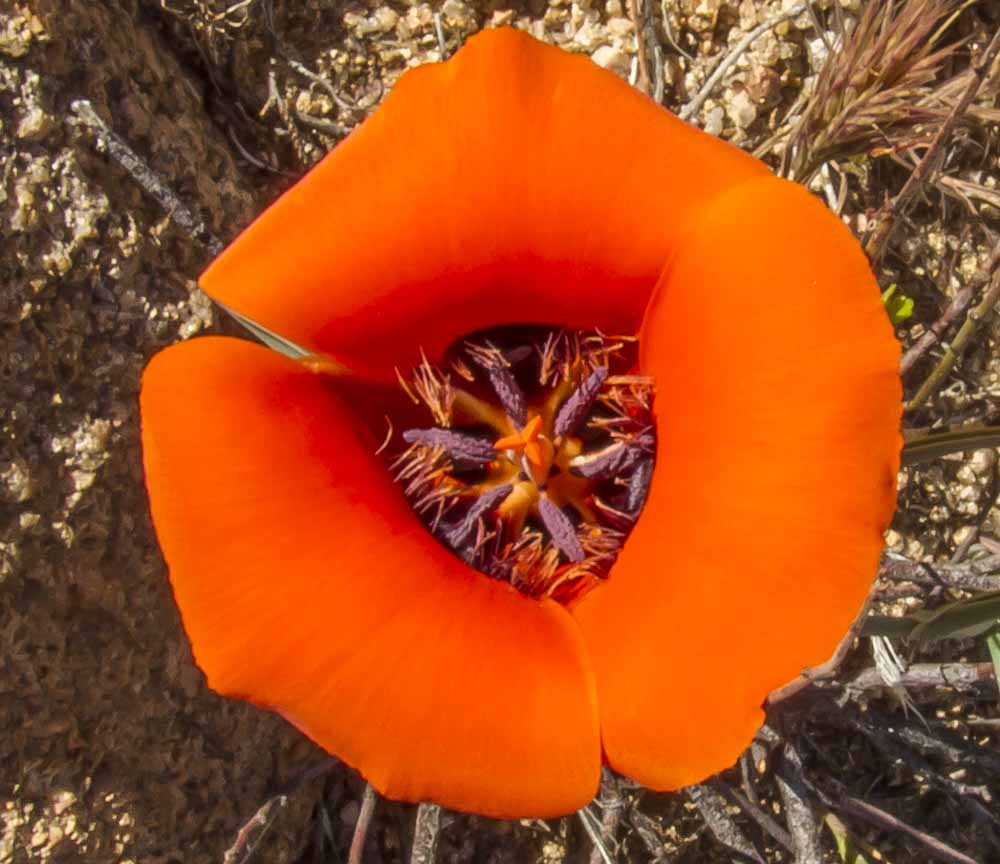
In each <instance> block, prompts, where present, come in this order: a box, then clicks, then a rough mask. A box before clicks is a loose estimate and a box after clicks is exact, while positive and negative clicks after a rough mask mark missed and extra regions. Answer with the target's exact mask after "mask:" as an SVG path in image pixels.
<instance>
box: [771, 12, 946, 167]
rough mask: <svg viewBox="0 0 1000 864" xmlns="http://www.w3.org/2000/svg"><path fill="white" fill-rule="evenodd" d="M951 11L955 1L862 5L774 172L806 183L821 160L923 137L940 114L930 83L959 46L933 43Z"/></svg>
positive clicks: (911, 142)
mask: <svg viewBox="0 0 1000 864" xmlns="http://www.w3.org/2000/svg"><path fill="white" fill-rule="evenodd" d="M957 8H958V4H957V3H956V2H955V0H909V2H905V3H897V2H886V3H869V4H868V5H867V6H866V8H865V10H864V12H863V13H862V15H861V18H860V19H859V20H858V22H857V24H856V26H855V27H854V29H853V30H852V31H851V32H850V33H847V34H845V35H843V36H841V42H842V46H841V47H840V49H839V50H835V51H834V52H833V53H831V54H830V57H829V59H828V60H827V62H826V64H825V65H824V67H823V69H822V71H821V72H820V74H819V78H818V80H817V82H816V88H815V90H814V91H813V93H812V95H811V96H810V98H809V99H808V101H807V103H806V105H805V108H804V109H803V111H802V114H801V115H800V116H799V119H798V121H797V122H796V124H795V126H794V128H793V129H792V130H791V132H790V136H789V141H788V145H787V147H786V148H785V153H784V157H783V160H782V166H781V173H782V174H783V175H785V176H786V177H790V178H793V179H795V180H799V181H800V182H808V181H809V180H810V179H811V178H812V176H813V175H814V174H815V173H816V171H818V170H819V168H820V166H821V165H822V164H823V163H824V162H826V161H827V160H829V159H833V158H841V157H845V156H852V155H856V154H858V153H862V152H865V151H867V150H869V149H870V148H872V147H874V146H876V145H878V146H884V147H889V148H894V147H902V146H906V147H910V146H913V145H914V143H918V142H919V141H920V139H921V137H926V135H927V131H928V130H929V129H930V128H931V127H932V126H933V125H934V124H935V122H939V121H940V120H941V119H942V115H943V113H944V112H943V109H942V106H941V105H940V101H939V98H938V97H935V96H934V95H933V89H934V88H933V87H932V86H931V85H934V84H935V83H936V82H939V81H940V80H941V78H942V77H943V76H944V74H945V67H946V65H947V63H948V61H949V60H950V59H951V58H952V57H953V56H954V54H955V52H956V50H957V49H958V47H959V44H960V43H957V42H952V43H949V44H947V45H944V46H942V45H941V44H940V43H941V38H942V35H943V31H944V30H945V29H946V28H947V26H948V24H949V23H950V22H951V20H952V18H953V16H954V15H955V14H956V10H957ZM915 139H916V140H915Z"/></svg>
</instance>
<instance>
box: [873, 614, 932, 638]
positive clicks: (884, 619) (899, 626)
mask: <svg viewBox="0 0 1000 864" xmlns="http://www.w3.org/2000/svg"><path fill="white" fill-rule="evenodd" d="M919 623H920V622H919V621H918V620H917V619H916V618H915V617H914V616H913V615H907V616H906V617H905V618H891V617H889V616H888V615H869V616H868V617H867V618H865V621H864V623H863V624H862V625H861V632H860V634H859V635H861V636H888V637H889V638H890V639H908V638H909V637H910V634H911V633H912V632H913V628H914V627H916V626H917V624H919Z"/></svg>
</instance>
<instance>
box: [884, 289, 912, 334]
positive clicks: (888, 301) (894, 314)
mask: <svg viewBox="0 0 1000 864" xmlns="http://www.w3.org/2000/svg"><path fill="white" fill-rule="evenodd" d="M898 287H899V286H898V285H896V283H895V282H893V283H892V285H890V286H889V287H888V288H886V289H885V291H883V292H882V303H883V304H884V305H885V310H886V312H888V313H889V320H890V321H891V322H892V323H893V324H899V323H901V322H903V321H905V320H906V319H907V318H909V317H910V316H911V315H912V314H913V298H912V297H907V296H906V295H905V294H897V293H896V290H897V289H898Z"/></svg>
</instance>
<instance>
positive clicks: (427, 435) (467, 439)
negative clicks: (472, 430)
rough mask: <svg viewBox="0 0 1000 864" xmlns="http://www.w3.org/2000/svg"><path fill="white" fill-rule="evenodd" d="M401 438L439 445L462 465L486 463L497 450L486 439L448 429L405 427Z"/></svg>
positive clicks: (412, 441)
mask: <svg viewBox="0 0 1000 864" xmlns="http://www.w3.org/2000/svg"><path fill="white" fill-rule="evenodd" d="M403 440H404V441H405V442H406V443H407V444H425V445H427V446H428V447H440V448H441V449H442V450H444V452H445V453H447V454H448V455H449V456H450V457H451V458H452V459H454V460H455V462H456V463H460V464H461V465H462V466H474V465H486V464H488V463H489V462H492V461H493V460H494V459H496V458H497V451H496V450H494V449H493V447H492V445H491V444H490V443H489V442H488V441H484V440H482V439H481V438H475V437H473V436H472V435H463V434H462V433H461V432H452V431H451V430H450V429H407V430H406V431H405V432H404V433H403Z"/></svg>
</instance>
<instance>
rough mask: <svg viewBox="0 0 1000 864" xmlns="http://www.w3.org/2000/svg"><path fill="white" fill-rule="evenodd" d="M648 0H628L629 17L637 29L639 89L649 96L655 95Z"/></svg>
mask: <svg viewBox="0 0 1000 864" xmlns="http://www.w3.org/2000/svg"><path fill="white" fill-rule="evenodd" d="M645 2H646V0H628V11H629V16H630V17H631V18H632V26H633V27H634V28H635V46H636V55H637V57H638V61H639V81H638V87H639V89H640V90H642V92H643V93H645V94H646V95H647V96H651V95H652V94H653V87H652V82H651V81H650V77H649V45H648V44H647V38H646V32H647V31H646V13H645Z"/></svg>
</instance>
